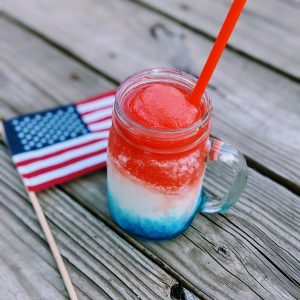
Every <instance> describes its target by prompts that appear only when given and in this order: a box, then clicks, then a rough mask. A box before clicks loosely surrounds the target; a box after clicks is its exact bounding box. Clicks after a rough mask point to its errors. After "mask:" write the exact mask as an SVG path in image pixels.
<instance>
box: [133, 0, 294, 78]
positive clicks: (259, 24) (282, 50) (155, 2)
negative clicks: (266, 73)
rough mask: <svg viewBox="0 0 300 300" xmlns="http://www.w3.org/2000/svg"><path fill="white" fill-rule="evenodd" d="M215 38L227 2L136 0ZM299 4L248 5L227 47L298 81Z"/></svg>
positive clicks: (256, 0)
mask: <svg viewBox="0 0 300 300" xmlns="http://www.w3.org/2000/svg"><path fill="white" fill-rule="evenodd" d="M136 2H139V3H143V4H147V6H149V7H151V8H154V9H155V10H158V11H161V12H162V13H163V14H166V15H167V16H170V17H171V18H175V19H177V20H178V21H179V22H181V23H183V24H184V25H187V26H188V27H191V28H192V29H193V30H195V31H199V32H201V33H204V34H207V35H209V36H211V37H212V38H215V37H216V36H217V34H218V32H219V30H220V27H221V25H222V23H223V21H224V19H225V16H226V14H227V11H228V9H229V7H230V4H231V1H227V0H217V1H210V0H200V1H199V0H187V1H182V0H175V1H174V0H166V1H160V0H137V1H136ZM299 14H300V2H299V1H294V0H291V1H284V0H275V1H274V0H264V1H260V0H251V1H248V2H247V4H246V6H245V8H244V11H243V13H242V15H241V17H240V19H239V21H238V24H237V26H236V29H235V31H234V33H233V35H232V37H231V38H230V41H229V45H230V46H231V47H232V48H234V49H236V50H238V51H241V52H243V53H245V54H246V55H249V56H251V57H253V58H255V59H257V60H259V61H261V62H262V63H265V64H268V65H270V66H273V67H274V68H276V69H278V70H281V71H283V72H284V73H286V74H289V75H291V76H293V77H294V78H295V79H297V80H300V58H299V52H300V41H299V38H298V37H299V35H300V27H299Z"/></svg>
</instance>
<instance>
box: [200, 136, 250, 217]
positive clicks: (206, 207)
mask: <svg viewBox="0 0 300 300" xmlns="http://www.w3.org/2000/svg"><path fill="white" fill-rule="evenodd" d="M209 161H221V162H224V163H226V164H227V165H229V166H230V167H231V168H232V169H233V171H234V173H235V174H234V179H233V183H232V185H231V188H230V190H229V191H228V192H227V193H226V194H225V195H224V196H223V197H213V196H210V195H207V194H206V193H205V192H204V191H203V192H202V203H201V206H200V209H199V211H200V212H204V213H214V212H220V213H223V212H225V211H227V210H228V209H229V208H231V207H232V205H234V204H235V202H237V201H238V199H239V198H240V196H241V194H242V192H243V190H244V188H245V185H246V182H247V175H248V170H247V163H246V160H245V157H244V156H243V154H242V153H241V152H239V151H238V150H236V149H235V148H233V147H232V146H230V145H227V144H225V143H223V142H222V141H220V140H218V139H216V138H211V149H210V152H209V153H208V162H209Z"/></svg>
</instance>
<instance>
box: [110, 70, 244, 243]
mask: <svg viewBox="0 0 300 300" xmlns="http://www.w3.org/2000/svg"><path fill="white" fill-rule="evenodd" d="M196 80H197V79H196V78H194V77H193V76H191V75H188V74H186V73H184V72H180V71H177V70H172V69H148V70H145V71H142V72H139V73H137V74H134V75H132V76H130V77H129V78H127V79H126V80H125V81H124V82H123V83H122V84H121V85H120V87H119V89H118V91H117V93H116V101H115V105H114V109H113V125H112V128H111V131H110V137H109V145H108V205H109V210H110V213H111V215H112V217H113V219H114V220H115V221H116V223H117V224H118V225H119V226H120V227H121V228H123V229H124V230H126V231H127V232H129V233H131V234H133V235H135V236H137V237H140V238H144V239H151V240H157V239H158V240H160V239H168V238H171V237H173V236H175V235H177V234H179V233H181V232H182V231H184V230H185V229H186V228H187V227H188V226H189V225H190V224H191V222H192V220H193V218H194V216H195V214H196V213H197V212H198V211H200V210H201V211H208V212H215V211H225V210H227V209H228V208H229V207H231V205H232V204H233V203H234V202H235V201H236V200H237V199H238V197H239V196H240V194H241V192H242V190H243V187H244V185H245V181H246V170H247V168H246V164H245V160H244V158H243V156H242V155H241V154H240V153H239V152H238V151H237V150H235V149H233V148H231V147H230V146H228V145H224V144H223V143H222V142H220V141H219V140H213V141H212V140H211V139H210V131H211V124H212V116H211V113H212V103H211V99H210V98H209V97H208V95H207V94H204V96H203V97H202V99H201V107H202V109H203V111H202V118H201V119H199V120H198V121H197V122H196V123H194V124H192V125H191V126H189V127H186V128H183V129H180V130H155V129H150V128H146V127H144V126H141V125H140V124H138V123H136V122H134V121H133V120H132V119H130V118H129V117H128V115H126V113H125V111H124V109H123V104H124V101H126V99H127V97H128V95H132V93H135V91H138V90H139V89H141V88H142V87H143V86H145V85H149V84H151V83H162V82H163V83H164V84H168V83H170V84H176V85H177V86H178V85H179V86H182V87H184V88H185V89H189V90H192V89H193V87H194V85H195V83H196ZM224 154H226V155H225V156H226V157H225V158H224ZM228 154H230V155H229V156H228ZM222 157H223V158H222ZM210 158H213V159H216V160H222V161H225V162H226V163H229V164H230V165H231V166H232V167H233V168H234V169H235V171H236V177H235V179H238V178H241V176H242V180H238V182H234V185H233V187H232V190H231V191H230V192H229V193H228V194H227V195H226V196H225V197H224V198H222V199H210V198H208V197H204V196H203V193H202V182H203V176H204V172H205V167H206V163H207V161H208V160H209V159H210ZM236 163H237V164H236ZM237 166H238V168H237ZM232 192H234V193H232ZM229 196H230V197H231V198H230V199H229V198H228V197H229Z"/></svg>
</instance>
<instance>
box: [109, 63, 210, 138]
mask: <svg viewBox="0 0 300 300" xmlns="http://www.w3.org/2000/svg"><path fill="white" fill-rule="evenodd" d="M163 76H168V77H166V79H168V80H167V81H166V82H168V81H169V82H170V81H171V80H172V79H173V80H174V81H176V79H177V82H179V80H183V81H184V82H185V83H186V84H189V85H190V87H191V88H193V87H194V86H195V84H196V82H197V78H196V77H194V76H192V75H190V74H188V73H186V72H183V71H180V70H177V69H172V68H149V69H145V70H142V71H140V72H136V73H134V74H132V75H130V76H129V77H127V78H126V79H125V80H124V81H123V82H122V83H121V84H120V85H119V87H118V88H117V91H116V101H115V103H114V110H115V111H116V113H117V115H118V117H119V118H120V119H121V121H123V123H124V121H125V123H126V122H128V123H129V124H130V125H131V126H134V127H137V128H138V129H140V130H142V131H144V132H148V133H152V134H164V135H174V134H180V133H182V134H184V133H187V132H190V131H193V130H196V129H199V127H202V126H203V125H204V124H206V123H207V121H208V120H209V117H210V115H211V112H212V101H211V99H210V97H209V96H208V94H207V93H206V92H204V94H203V96H202V98H201V100H204V101H205V102H206V109H205V112H204V114H203V116H202V117H201V118H200V119H199V120H198V121H197V122H195V123H193V124H192V125H190V126H187V127H184V128H180V129H167V130H166V129H153V128H148V127H145V126H143V125H141V124H139V123H137V122H135V121H133V120H132V119H130V118H129V117H128V115H127V114H126V113H125V112H124V110H123V107H122V105H121V103H120V102H121V100H122V98H123V97H124V95H123V94H124V89H125V88H126V87H129V88H130V87H131V88H133V87H137V86H139V85H140V84H143V83H147V82H151V79H155V78H156V79H159V78H160V79H161V78H163ZM170 76H171V77H170ZM176 77H177V78H176ZM139 79H140V80H142V79H148V81H147V80H146V81H144V82H138V80H139ZM136 81H137V82H138V83H137V84H135V85H134V82H136ZM152 82H153V81H152ZM132 86H133V87H132ZM119 100H120V101H119Z"/></svg>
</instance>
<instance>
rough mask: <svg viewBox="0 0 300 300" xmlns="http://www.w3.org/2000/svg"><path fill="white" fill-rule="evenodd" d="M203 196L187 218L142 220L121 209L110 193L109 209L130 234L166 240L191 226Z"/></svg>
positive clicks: (172, 217)
mask: <svg viewBox="0 0 300 300" xmlns="http://www.w3.org/2000/svg"><path fill="white" fill-rule="evenodd" d="M201 194H202V193H201ZM201 194H200V197H199V202H198V205H197V206H196V208H195V209H194V210H193V211H191V213H190V214H189V215H188V216H185V218H178V217H174V216H168V217H164V218H161V219H159V220H156V221H153V220H151V219H147V218H140V217H139V216H137V215H136V214H134V213H132V212H130V211H124V210H123V209H121V208H120V206H119V205H118V201H116V199H115V198H114V197H113V196H112V195H111V193H110V192H108V207H109V210H110V214H111V216H112V218H113V219H114V220H115V222H116V223H117V224H118V225H119V226H120V227H121V228H122V229H124V230H125V231H127V232H129V233H130V234H132V235H134V236H136V237H138V238H141V239H145V240H165V239H170V238H172V237H174V236H176V235H178V234H180V233H182V232H183V231H185V230H186V229H187V228H188V227H189V226H190V224H191V223H192V221H193V218H194V216H195V214H196V213H197V211H198V210H199V205H200V203H201V201H200V200H201V198H202V197H201Z"/></svg>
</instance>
